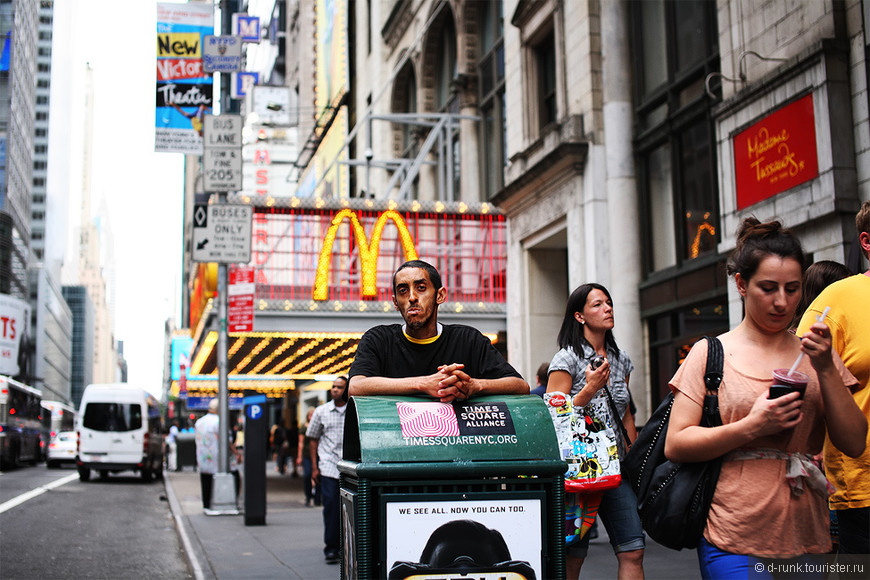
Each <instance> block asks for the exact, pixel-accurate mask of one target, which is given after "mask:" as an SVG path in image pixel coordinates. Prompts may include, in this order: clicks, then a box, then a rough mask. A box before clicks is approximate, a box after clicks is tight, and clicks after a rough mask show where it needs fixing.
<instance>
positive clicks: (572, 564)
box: [547, 283, 645, 580]
mask: <svg viewBox="0 0 870 580" xmlns="http://www.w3.org/2000/svg"><path fill="white" fill-rule="evenodd" d="M613 321H614V318H613V301H612V300H611V298H610V293H609V292H608V291H607V289H606V288H605V287H604V286H602V285H601V284H595V283H589V284H584V285H582V286H580V287H579V288H577V289H576V290H574V292H572V293H571V296H570V297H568V303H567V305H566V308H565V317H564V319H563V320H562V328H561V329H560V330H559V337H558V342H559V348H560V349H561V350H559V352H557V353H556V355H555V356H554V357H553V360H552V361H551V362H550V369H549V379H548V382H547V392H562V393H565V394H569V395H571V396H573V404H574V406H575V407H585V408H586V411H587V412H588V413H590V414H592V415H593V416H595V417H598V418H601V419H602V420H605V421H606V422H607V423H608V424H609V425H610V426H611V427H612V428H613V431H614V433H616V437H617V447H618V450H619V455H620V457H622V456H623V454H624V453H625V452H626V450H627V448H628V446H629V445H630V442H631V441H634V439H635V437H636V435H637V431H636V429H635V426H634V416H633V415H632V414H631V412H630V410H629V394H628V379H629V376H630V374H631V371H632V369H633V368H634V367H633V365H632V364H631V359H630V358H629V356H628V353H626V352H625V351H623V350H620V349H619V347H618V346H617V345H616V339H614V338H613ZM597 356H600V357H603V359H604V360H603V362H601V363H600V365H598V366H596V365H592V364H590V362H591V361H592V360H593V359H595V358H596V357H597ZM605 387H606V388H605ZM608 390H609V391H610V395H611V397H612V398H613V403H614V406H615V407H616V411H617V412H618V413H619V416H618V417H614V416H613V413H612V412H611V405H610V401H609V400H608V396H607V391H608ZM617 421H619V422H621V423H622V424H623V425H624V426H625V429H626V432H627V434H628V438H629V441H624V440H623V437H622V433H621V431H622V430H621V429H620V428H619V426H618V425H617ZM598 514H599V516H601V521H602V522H603V523H604V527H605V528H606V529H607V533H608V535H609V536H610V543H611V545H612V546H613V551H614V552H615V553H616V557H617V560H618V562H619V577H620V578H623V577H625V578H643V550H644V546H645V540H644V534H643V528H642V527H641V523H640V517H639V516H638V514H637V498H636V497H635V495H634V491H632V489H631V486H630V485H629V484H628V481H627V480H624V481H623V482H622V484H621V485H620V486H619V487H618V488H616V489H611V490H607V491H605V492H604V494H603V496H602V499H601V505H600V507H599V510H598ZM588 549H589V534H586V535H585V536H584V537H583V538H582V539H580V540H579V541H576V542H573V543H571V544H569V545H568V547H567V550H566V556H567V558H566V564H567V572H568V573H567V577H568V578H570V579H572V580H574V579H575V578H577V577H578V575H579V573H580V568H581V567H582V566H583V561H584V559H585V558H586V553H587V551H588Z"/></svg>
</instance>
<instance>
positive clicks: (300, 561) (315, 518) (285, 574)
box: [164, 461, 340, 580]
mask: <svg viewBox="0 0 870 580" xmlns="http://www.w3.org/2000/svg"><path fill="white" fill-rule="evenodd" d="M164 485H165V487H166V496H167V498H168V500H169V505H170V508H171V510H172V515H173V517H174V518H175V521H176V525H177V528H178V533H179V535H180V537H181V540H182V543H183V547H184V549H185V552H186V554H187V558H188V563H189V564H190V570H191V572H192V573H193V575H194V578H196V579H197V580H200V579H207V580H210V579H219V580H225V579H234V578H239V579H249V578H268V579H273V578H299V579H304V580H314V579H320V578H338V577H339V574H340V571H339V567H338V565H336V564H327V563H326V561H325V559H324V555H323V508H322V507H319V506H316V507H315V506H312V507H306V505H305V494H304V492H303V490H302V478H301V477H291V475H290V471H289V470H288V472H287V474H286V475H281V474H279V473H278V472H277V471H275V463H274V462H271V461H270V462H267V463H266V525H264V526H246V525H245V516H244V515H241V514H240V515H222V516H207V515H205V514H204V513H203V509H202V494H201V492H200V487H199V473H197V472H196V471H195V470H193V469H192V468H190V467H185V468H184V470H183V471H164ZM243 485H244V484H243ZM242 494H243V495H244V491H243V492H242ZM243 502H244V498H243V497H242V498H240V503H241V504H243Z"/></svg>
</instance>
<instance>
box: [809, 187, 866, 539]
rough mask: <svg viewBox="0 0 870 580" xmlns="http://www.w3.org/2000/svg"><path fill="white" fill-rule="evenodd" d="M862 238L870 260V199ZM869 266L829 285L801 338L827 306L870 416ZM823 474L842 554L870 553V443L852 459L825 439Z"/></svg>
mask: <svg viewBox="0 0 870 580" xmlns="http://www.w3.org/2000/svg"><path fill="white" fill-rule="evenodd" d="M855 225H856V226H857V229H858V241H859V243H860V245H861V250H862V252H863V253H864V255H865V256H866V257H867V259H868V260H870V201H865V202H864V204H863V205H862V206H861V209H860V210H859V211H858V215H857V216H856V218H855ZM868 304H870V270H867V271H866V272H864V273H863V274H856V275H854V276H850V277H848V278H845V279H843V280H840V281H838V282H834V283H833V284H831V285H830V286H828V287H827V288H825V289H824V290H823V291H822V293H821V294H819V296H818V297H817V298H816V299H815V300H814V301H813V303H812V304H811V305H810V307H809V308H808V309H807V311H806V312H805V313H804V315H803V317H802V318H801V321H800V324H799V325H798V330H797V335H798V336H803V334H804V333H805V332H807V330H808V329H809V327H810V326H811V325H812V324H813V322H814V321H815V320H816V317H817V316H819V315H820V314H821V313H822V312H823V311H824V309H825V307H826V306H830V308H831V310H830V312H829V314H828V316H827V317H826V318H825V323H826V324H827V325H828V327H829V328H830V329H831V336H832V339H833V346H834V349H836V351H837V353H838V354H839V355H840V358H842V359H843V363H845V365H846V368H848V369H849V371H851V373H852V374H853V375H855V377H856V378H857V379H858V381H859V385H858V387H857V389H855V391H854V392H853V393H852V395H853V397H854V398H855V402H856V403H857V404H858V407H860V408H861V410H862V411H863V412H864V415H866V416H867V417H868V418H870V307H868ZM825 473H826V475H827V476H828V479H829V480H830V481H831V482H832V483H833V484H834V487H836V488H837V491H836V493H835V494H834V495H832V496H831V497H830V500H829V504H830V507H831V509H832V510H835V511H836V512H837V521H838V524H839V528H840V549H839V551H840V553H841V554H870V444H868V445H867V448H866V449H865V450H864V453H863V454H861V456H860V457H857V458H854V459H853V458H851V457H847V456H846V455H845V454H843V453H842V452H840V450H839V449H837V448H836V447H834V446H833V445H832V444H831V440H830V439H829V438H826V439H825Z"/></svg>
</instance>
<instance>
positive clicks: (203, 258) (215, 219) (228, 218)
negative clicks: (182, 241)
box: [193, 204, 254, 264]
mask: <svg viewBox="0 0 870 580" xmlns="http://www.w3.org/2000/svg"><path fill="white" fill-rule="evenodd" d="M253 215H254V212H253V208H252V207H251V206H249V205H231V204H213V205H196V206H195V207H194V210H193V261H194V262H218V263H223V264H247V263H248V262H250V261H251V223H252V221H253Z"/></svg>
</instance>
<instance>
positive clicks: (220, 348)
mask: <svg viewBox="0 0 870 580" xmlns="http://www.w3.org/2000/svg"><path fill="white" fill-rule="evenodd" d="M217 196H218V204H219V205H223V204H225V203H226V201H227V194H226V193H224V192H220V193H218V194H217ZM227 288H228V284H227V264H226V263H225V262H219V263H218V277H217V291H218V340H217V367H218V420H219V421H218V426H219V429H218V473H216V474H215V475H214V486H213V490H212V502H211V503H212V506H211V509H212V511H213V513H216V514H220V515H236V514H238V513H239V508H238V503H237V501H238V498H236V487H235V481H234V480H233V476H232V475H231V474H230V472H229V471H230V454H229V440H228V437H229V433H230V400H229V381H228V365H227V343H228V336H227V317H228V315H227V312H228V310H229V308H228V301H227Z"/></svg>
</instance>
